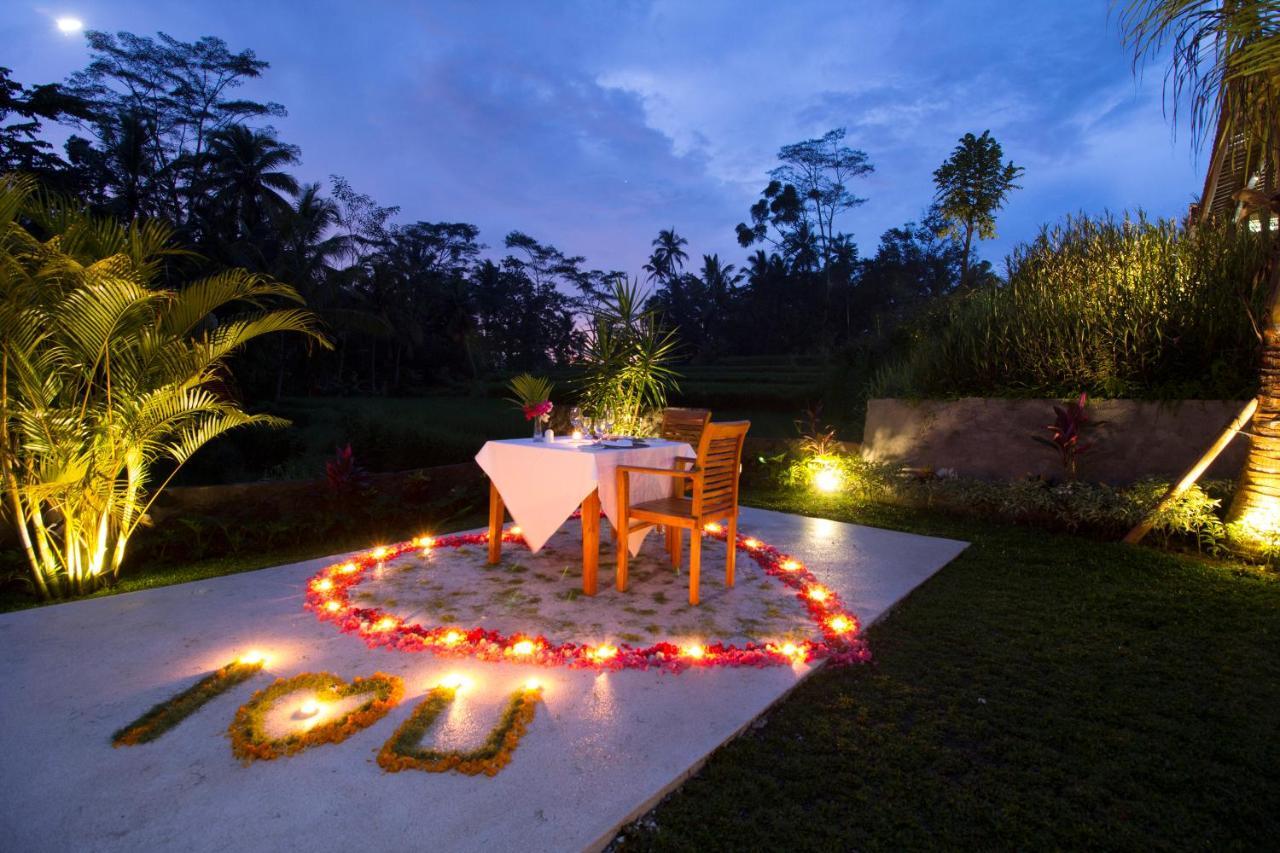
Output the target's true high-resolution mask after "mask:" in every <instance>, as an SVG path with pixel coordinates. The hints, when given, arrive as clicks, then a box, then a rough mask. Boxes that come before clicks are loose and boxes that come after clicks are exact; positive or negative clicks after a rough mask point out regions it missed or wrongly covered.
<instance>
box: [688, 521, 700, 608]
mask: <svg viewBox="0 0 1280 853" xmlns="http://www.w3.org/2000/svg"><path fill="white" fill-rule="evenodd" d="M701 571H702V537H701V536H699V535H698V531H696V530H695V531H693V532H692V533H691V534H689V603H690V604H692V605H693V606H695V607H696V606H697V605H698V576H699V574H700V573H701Z"/></svg>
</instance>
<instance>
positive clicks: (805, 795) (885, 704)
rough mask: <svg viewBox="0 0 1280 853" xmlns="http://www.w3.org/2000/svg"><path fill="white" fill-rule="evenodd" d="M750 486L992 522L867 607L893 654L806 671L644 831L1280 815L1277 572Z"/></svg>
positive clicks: (952, 844) (819, 844)
mask: <svg viewBox="0 0 1280 853" xmlns="http://www.w3.org/2000/svg"><path fill="white" fill-rule="evenodd" d="M752 502H753V503H755V504H757V505H760V506H766V507H769V508H772V509H779V510H783V511H787V512H800V513H805V514H808V515H822V516H827V517H830V518H835V519H839V520H842V521H855V522H860V523H867V524H874V525H879V526H884V527H892V528H897V529H902V530H909V531H912V532H916V533H924V534H933V535H941V536H950V537H955V538H960V539H966V540H969V541H970V542H972V543H973V544H972V546H971V547H970V548H969V549H968V550H967V551H966V552H965V553H964V554H963V555H961V556H960V558H958V559H957V560H956V561H955V562H954V563H952V564H951V565H949V566H947V567H946V568H945V569H943V570H942V571H941V572H940V573H939V574H938V575H936V576H935V577H934V578H932V579H931V580H929V581H928V582H927V583H925V584H924V585H922V586H921V587H920V588H919V589H917V590H916V591H915V592H914V593H912V594H911V596H910V597H909V598H908V599H907V600H906V601H905V602H904V603H903V604H902V605H901V606H900V607H899V608H898V609H897V610H896V611H895V612H894V613H893V614H892V616H891V617H889V618H887V619H886V620H885V621H883V622H882V623H881V624H879V625H877V626H875V627H873V628H871V629H870V631H869V634H868V636H869V640H870V644H871V649H872V652H873V654H874V663H872V664H871V665H869V666H862V667H853V668H846V669H839V670H833V671H826V672H821V673H819V674H818V675H817V676H815V677H814V678H812V679H810V680H809V681H808V682H807V683H805V684H804V685H803V686H801V687H800V688H799V689H798V690H797V691H796V692H795V693H794V694H793V695H792V696H791V698H789V699H788V700H787V701H786V702H785V703H784V704H783V705H781V706H780V707H779V708H777V709H775V712H774V713H773V714H772V715H771V716H770V718H769V720H768V723H767V724H766V725H764V726H763V727H761V728H759V729H756V730H753V731H751V732H750V733H749V734H748V735H746V736H744V737H742V738H740V739H738V740H736V741H734V742H733V743H731V744H729V745H728V746H726V747H725V748H724V749H723V750H721V751H720V752H719V753H717V754H716V755H715V756H713V758H712V759H711V761H710V762H709V763H708V764H707V766H706V767H705V768H704V769H703V770H702V771H701V772H700V773H699V774H698V775H697V776H696V777H695V778H693V779H691V780H690V781H689V782H688V783H686V784H685V785H684V786H683V787H682V788H681V789H680V790H679V791H677V792H676V793H675V794H673V795H672V796H671V797H670V798H669V799H668V800H667V801H666V802H665V803H663V804H662V805H661V806H660V807H659V808H658V809H657V810H656V811H655V812H654V813H653V814H651V815H649V816H648V817H646V818H645V819H644V820H642V821H640V822H639V824H638V825H635V826H632V827H630V828H628V829H627V830H626V832H625V836H626V841H625V843H624V846H625V847H626V848H628V849H660V850H699V849H713V848H714V849H747V848H750V849H787V850H795V849H814V850H817V849H824V850H826V849H857V850H873V849H881V850H903V849H919V848H942V849H945V848H984V849H1012V848H1037V849H1042V848H1059V849H1061V848H1068V849H1069V848H1083V847H1093V848H1107V849H1143V850H1150V849H1210V848H1227V849H1258V848H1265V847H1269V846H1273V845H1274V841H1275V839H1276V838H1280V811H1278V810H1277V809H1276V807H1275V806H1276V803H1277V802H1280V583H1278V582H1277V579H1276V578H1275V576H1273V575H1270V574H1265V573H1263V572H1260V571H1256V570H1251V569H1245V568H1241V567H1234V566H1230V565H1215V564H1211V563H1208V562H1204V561H1200V560H1195V559H1191V558H1187V557H1181V556H1173V555H1169V554H1165V553H1160V552H1157V551H1153V550H1148V549H1134V548H1129V547H1126V546H1122V545H1118V544H1111V543H1100V542H1093V541H1088V540H1084V539H1079V538H1074V537H1067V536H1056V535H1050V534H1047V533H1044V532H1042V531H1039V530H1033V529H1025V528H1014V527H1005V526H994V525H987V524H981V523H975V522H973V521H965V520H956V519H948V518H945V517H939V516H932V515H925V514H919V513H912V512H910V511H906V510H902V509H900V508H892V509H889V508H875V509H866V508H857V507H853V506H850V505H848V504H841V503H840V502H838V501H832V500H823V501H821V502H815V501H812V500H810V499H807V498H805V497H804V496H800V495H797V494H795V493H794V492H790V493H782V492H773V491H770V492H762V493H756V494H755V495H753V496H752ZM1268 838H1270V839H1272V841H1271V842H1268V841H1267V840H1266V839H1268Z"/></svg>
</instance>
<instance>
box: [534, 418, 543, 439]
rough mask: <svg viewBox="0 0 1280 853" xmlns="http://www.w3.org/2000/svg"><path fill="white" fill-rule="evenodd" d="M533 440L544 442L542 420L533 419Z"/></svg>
mask: <svg viewBox="0 0 1280 853" xmlns="http://www.w3.org/2000/svg"><path fill="white" fill-rule="evenodd" d="M533 440H534V441H542V418H534V419H533Z"/></svg>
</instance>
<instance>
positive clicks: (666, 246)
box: [644, 227, 689, 281]
mask: <svg viewBox="0 0 1280 853" xmlns="http://www.w3.org/2000/svg"><path fill="white" fill-rule="evenodd" d="M650 245H651V246H653V253H652V254H650V255H649V263H647V264H645V265H644V268H645V270H647V271H648V273H649V281H653V280H654V279H657V280H658V281H666V280H667V279H669V278H672V277H674V276H675V275H677V274H678V273H679V272H680V271H681V270H683V269H684V262H685V261H687V260H688V259H689V255H688V254H687V253H686V252H685V250H684V247H685V246H687V245H689V241H688V240H686V239H685V238H683V237H681V236H680V235H679V234H677V233H676V229H675V228H674V227H673V228H667V229H664V230H661V231H659V232H658V236H657V237H656V238H655V239H654V241H653V242H652V243H651V244H650Z"/></svg>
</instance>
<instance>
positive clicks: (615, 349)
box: [582, 276, 679, 435]
mask: <svg viewBox="0 0 1280 853" xmlns="http://www.w3.org/2000/svg"><path fill="white" fill-rule="evenodd" d="M643 299H644V293H643V291H642V289H641V287H640V285H639V283H638V282H629V281H628V280H627V279H626V278H625V277H623V276H619V277H618V278H616V279H615V280H614V282H613V292H612V293H611V294H610V295H609V296H608V297H606V298H605V299H603V300H602V301H601V303H600V304H599V305H598V306H597V307H596V310H595V311H594V312H593V315H592V319H591V328H590V330H589V332H588V335H587V346H586V351H585V360H586V362H587V371H586V375H585V376H584V378H583V380H582V402H583V405H584V407H585V408H586V409H587V410H588V411H590V412H592V413H593V414H596V415H602V414H604V413H605V412H612V413H613V418H614V429H615V431H616V432H618V433H621V434H623V435H627V434H636V433H637V432H639V431H640V430H641V429H642V425H643V423H644V420H645V415H646V414H648V413H650V412H653V411H654V410H656V409H661V408H663V407H664V406H666V404H667V393H668V392H669V391H672V390H676V389H677V387H678V386H677V384H676V372H675V370H674V369H672V366H671V365H672V363H673V362H674V361H675V358H676V356H677V354H678V349H679V341H678V339H677V337H676V333H675V331H674V330H671V329H667V328H665V327H664V326H663V324H662V321H661V320H662V318H661V317H660V316H659V315H658V314H657V312H655V311H652V310H649V309H647V308H646V307H645V306H644V302H643Z"/></svg>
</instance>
